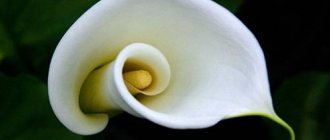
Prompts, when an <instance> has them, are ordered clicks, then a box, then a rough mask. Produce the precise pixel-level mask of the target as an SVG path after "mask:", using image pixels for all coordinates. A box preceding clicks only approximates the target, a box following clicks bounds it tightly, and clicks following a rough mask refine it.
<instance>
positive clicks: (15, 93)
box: [0, 74, 82, 140]
mask: <svg viewBox="0 0 330 140" xmlns="http://www.w3.org/2000/svg"><path fill="white" fill-rule="evenodd" d="M0 91H1V92H0V110H1V112H0V124H1V125H0V139H3V140H5V139H10V140H23V139H24V140H25V139H33V140H38V139H47V140H52V139H54V140H58V139H63V140H66V139H67V140H79V139H82V137H81V136H78V135H75V134H73V133H72V132H70V131H69V130H67V129H66V128H65V127H64V126H62V125H61V124H60V122H59V121H58V120H57V119H56V118H55V115H54V114H53V112H52V110H51V107H50V105H49V102H48V97H47V87H46V85H44V84H43V83H41V82H40V81H39V80H37V79H36V78H34V77H31V76H28V75H21V76H18V77H15V78H10V77H7V76H4V75H1V74H0Z"/></svg>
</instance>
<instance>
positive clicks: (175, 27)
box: [48, 0, 294, 139]
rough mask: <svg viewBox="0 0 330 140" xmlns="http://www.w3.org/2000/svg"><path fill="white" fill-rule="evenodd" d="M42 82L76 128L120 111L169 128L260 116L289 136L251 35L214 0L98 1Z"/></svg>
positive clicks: (85, 130)
mask: <svg viewBox="0 0 330 140" xmlns="http://www.w3.org/2000/svg"><path fill="white" fill-rule="evenodd" d="M48 86H49V99H50V103H51V106H52V108H53V110H54V112H55V114H56V116H57V118H58V119H59V120H60V121H61V122H62V123H63V124H64V125H65V126H66V127H67V128H68V129H70V130H71V131H72V132H74V133H77V134H81V135H91V134H95V133H98V132H100V131H102V130H103V129H104V128H105V127H106V126H107V124H108V120H109V117H111V116H113V115H115V114H117V113H118V112H120V111H126V112H128V113H130V114H131V115H134V116H137V117H142V118H146V119H148V120H150V121H152V122H154V123H156V124H159V125H162V126H165V127H169V128H175V129H199V128H206V127H210V126H212V125H215V124H216V123H218V122H219V121H221V120H223V119H229V118H233V117H240V116H248V115H260V116H264V117H267V118H270V119H271V120H274V121H275V122H277V123H279V124H281V125H282V126H284V127H285V128H287V129H288V130H289V132H290V134H291V138H292V139H294V134H293V131H292V129H291V128H290V126H289V125H287V124H286V123H285V122H284V121H283V120H281V119H280V118H279V117H278V116H277V115H276V113H275V111H274V109H273V105H272V99H271V96H270V90H269V84H268V78H267V70H266V65H265V60H264V56H263V52H262V50H261V48H260V46H259V44H258V42H257V40H256V39H255V37H254V36H253V34H252V33H251V32H250V31H249V30H248V29H247V27H246V26H244V25H243V24H242V22H241V21H239V20H238V19H237V18H236V17H235V16H234V15H233V14H231V13H230V12H229V11H227V10H226V9H225V8H223V7H222V6H219V5H217V4H216V3H215V2H213V1H211V0H101V1H99V2H98V3H97V4H95V5H94V6H93V7H92V8H90V9H89V10H88V11H87V12H86V13H84V14H83V15H82V16H81V17H80V18H79V19H78V20H77V21H76V22H75V23H74V24H73V25H72V27H71V28H70V29H69V30H68V31H67V33H66V34H65V35H64V37H63V38H62V40H61V41H60V43H59V44H58V46H57V48H56V51H55V53H54V55H53V58H52V61H51V65H50V70H49V79H48ZM109 125H110V124H109Z"/></svg>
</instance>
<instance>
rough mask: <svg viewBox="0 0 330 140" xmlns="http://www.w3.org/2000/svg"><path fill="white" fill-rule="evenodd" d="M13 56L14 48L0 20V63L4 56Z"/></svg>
mask: <svg viewBox="0 0 330 140" xmlns="http://www.w3.org/2000/svg"><path fill="white" fill-rule="evenodd" d="M13 56H14V48H13V43H12V41H11V39H10V38H9V36H8V34H7V32H6V31H5V28H4V26H3V24H2V22H0V63H1V61H2V60H3V59H5V58H6V57H9V58H11V57H13Z"/></svg>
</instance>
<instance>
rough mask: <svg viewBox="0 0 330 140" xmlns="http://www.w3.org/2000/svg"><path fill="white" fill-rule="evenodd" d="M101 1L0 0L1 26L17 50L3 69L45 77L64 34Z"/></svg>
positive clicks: (2, 52) (14, 72)
mask: <svg viewBox="0 0 330 140" xmlns="http://www.w3.org/2000/svg"><path fill="white" fill-rule="evenodd" d="M97 1H98V0H24V1H22V0H0V22H2V23H1V27H0V30H1V28H2V29H5V30H6V34H7V35H8V36H9V37H10V39H11V42H13V44H12V48H14V50H15V60H13V61H6V63H5V64H6V66H5V67H6V71H4V70H3V72H5V73H10V74H11V75H15V74H17V73H22V72H24V73H29V74H33V75H36V76H38V77H39V78H40V79H43V80H45V79H46V78H45V77H47V74H48V66H49V61H50V58H51V55H52V54H53V51H54V49H55V47H56V46H57V44H58V42H59V41H60V39H61V37H62V36H63V35H64V33H65V32H66V31H67V30H68V28H69V27H70V26H71V25H72V24H73V23H74V22H75V21H76V20H77V19H78V18H79V17H80V16H81V15H82V14H83V13H84V12H85V11H86V10H87V9H88V8H90V7H91V6H92V5H93V4H95V3H96V2H97ZM0 32H1V31H0ZM0 46H1V45H0ZM7 48H8V47H7ZM6 50H7V49H6ZM0 52H1V54H0V56H3V57H7V54H8V53H7V52H4V51H2V50H0ZM4 61H5V60H4Z"/></svg>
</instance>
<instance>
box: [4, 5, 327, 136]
mask: <svg viewBox="0 0 330 140" xmlns="http://www.w3.org/2000/svg"><path fill="white" fill-rule="evenodd" d="M95 2H96V1H95V0H86V1H78V0H72V1H61V0H59V1H53V0H44V1H42V2H41V1H38V0H27V1H18V0H12V1H10V0H0V11H1V12H0V16H1V22H0V25H1V26H0V33H1V34H0V41H1V42H0V45H1V49H0V54H1V51H2V54H3V55H2V56H1V55H0V120H1V121H0V139H46V138H47V139H57V138H60V139H82V138H83V139H111V140H116V139H123V140H145V139H160V138H163V139H207V140H208V139H254V140H266V139H277V136H278V135H279V134H278V133H279V132H281V133H287V132H286V131H285V130H282V131H280V130H279V129H280V128H274V127H276V124H274V123H269V122H268V121H265V120H264V119H263V118H261V117H243V118H236V119H230V120H224V121H221V122H219V123H218V124H217V125H215V126H213V127H211V128H207V129H200V130H173V129H168V128H164V127H162V126H158V125H156V124H154V123H151V122H149V121H147V120H144V119H139V118H135V117H132V116H130V115H128V114H126V113H123V114H121V115H119V116H116V117H114V118H112V119H111V120H110V123H109V126H108V127H107V129H106V130H105V131H103V132H102V133H100V134H97V135H94V136H88V137H81V136H78V135H74V134H72V133H71V132H69V131H68V130H66V129H65V128H64V127H63V126H62V125H61V124H60V123H59V122H58V121H57V120H56V119H55V118H54V117H55V116H54V114H53V113H52V112H51V109H50V107H49V104H48V99H47V87H46V81H47V74H48V67H49V63H50V58H51V55H52V53H53V51H54V49H55V47H56V45H57V43H58V42H59V40H60V38H61V37H62V36H63V34H64V33H65V31H66V30H67V29H68V28H69V27H70V25H71V24H73V22H74V21H75V20H76V19H77V18H78V17H79V16H80V15H81V14H82V13H83V12H84V11H85V10H86V9H88V8H89V7H90V6H91V5H92V4H93V3H95ZM217 2H219V3H221V4H223V5H224V6H225V7H228V8H229V9H230V10H231V11H232V12H234V13H235V15H237V17H238V18H239V19H241V20H242V22H243V23H244V24H245V25H246V26H247V27H248V28H249V29H250V30H251V31H252V32H253V33H254V34H255V36H256V38H257V39H258V40H259V42H260V44H261V47H262V49H263V51H264V54H265V57H266V61H267V68H268V73H269V80H270V86H271V91H272V94H273V95H272V96H273V97H274V106H275V109H276V111H278V113H279V115H280V116H281V117H283V119H284V120H286V121H288V123H289V124H290V125H292V127H293V128H294V129H295V131H296V134H297V137H298V139H301V138H302V137H304V134H302V133H303V132H305V131H303V130H301V128H303V127H304V125H302V124H304V122H308V121H306V119H301V118H302V116H306V117H307V118H308V119H307V120H312V121H313V122H315V123H316V126H315V125H313V128H311V131H309V130H306V131H307V132H308V133H309V132H310V133H311V135H312V136H314V135H320V136H321V137H319V138H320V139H326V138H330V137H328V135H326V134H325V133H326V131H327V130H329V127H328V126H330V124H329V120H330V118H329V111H327V109H326V108H327V106H329V105H324V103H326V100H325V99H330V98H328V97H329V96H328V95H329V93H330V92H329V91H330V90H329V88H328V87H329V85H330V84H329V83H330V82H329V81H330V80H329V79H330V78H329V70H330V61H329V60H330V44H329V40H330V38H329V37H330V36H329V25H330V24H329V21H328V20H329V17H330V14H329V13H330V11H329V9H330V5H329V1H327V0H324V1H322V0H315V1H306V2H305V1H289V0H286V1H285V0H277V1H250V0H246V1H243V0H233V2H232V3H231V2H228V1H225V0H219V1H217ZM78 3H79V4H78ZM318 83H320V84H318ZM321 84H322V86H320V85H321ZM320 87H322V88H320ZM298 89H299V90H298ZM314 89H318V90H317V91H316V92H317V93H322V96H320V97H318V98H317V99H318V100H316V101H313V103H314V102H315V104H317V107H315V108H316V109H315V108H312V109H310V108H309V107H308V106H307V107H306V106H305V104H307V103H309V102H310V101H309V100H308V99H309V98H307V97H309V95H310V94H314V92H306V93H305V91H314ZM37 93H38V94H37ZM317 95H319V94H317ZM304 97H306V98H304ZM17 98H18V99H17ZM305 108H306V109H305ZM23 110H24V111H23ZM306 110H307V111H306ZM309 110H312V111H309ZM18 112H19V113H18ZM22 112H23V113H22ZM28 112H33V113H28ZM35 113H36V114H35ZM311 113H312V114H311ZM313 113H315V114H318V115H314V114H313ZM320 116H321V117H320ZM310 118H311V119H310ZM305 127H306V126H305ZM314 127H315V128H314ZM312 130H315V131H316V130H322V131H318V132H317V133H316V132H314V131H312ZM54 135H56V136H55V137H54ZM274 135H275V136H274ZM285 135H286V138H287V139H289V137H288V136H287V134H285ZM312 136H310V137H312ZM305 139H307V140H309V139H308V138H307V137H306V138H305ZM311 140H312V139H311Z"/></svg>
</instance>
